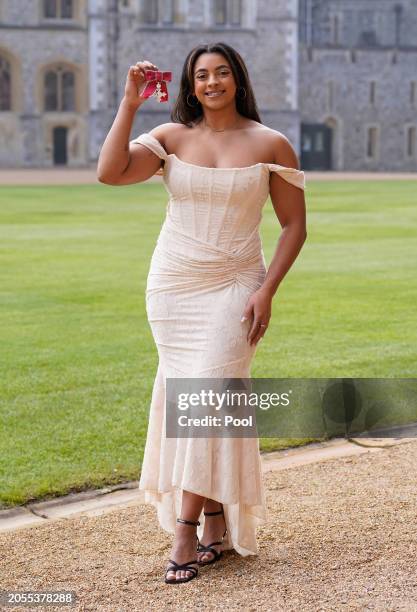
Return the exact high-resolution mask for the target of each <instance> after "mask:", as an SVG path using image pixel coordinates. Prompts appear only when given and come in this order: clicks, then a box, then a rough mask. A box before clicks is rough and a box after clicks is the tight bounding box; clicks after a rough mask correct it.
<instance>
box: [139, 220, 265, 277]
mask: <svg viewBox="0 0 417 612" xmlns="http://www.w3.org/2000/svg"><path fill="white" fill-rule="evenodd" d="M265 273H266V267H265V259H264V254H263V251H262V243H261V239H260V236H259V232H258V228H255V229H254V230H253V231H252V233H251V234H250V235H248V237H247V239H246V240H245V241H244V242H243V243H242V244H240V245H239V246H232V248H231V249H230V250H228V249H224V248H221V247H219V246H216V245H213V244H210V243H208V242H204V241H202V240H200V239H199V238H196V237H194V236H191V235H189V234H187V233H185V232H184V231H182V230H181V228H178V227H177V226H175V225H174V224H173V223H172V222H171V221H169V220H166V221H165V223H164V225H163V226H162V229H161V232H160V234H159V237H158V242H157V245H156V248H155V251H154V254H153V256H152V263H151V270H150V275H152V274H157V275H164V276H165V277H166V279H167V280H168V279H169V278H171V281H174V279H175V280H176V282H175V284H176V286H177V288H178V282H179V283H180V284H181V285H188V284H189V283H190V282H194V283H195V282H196V281H198V284H199V285H200V286H202V285H207V284H209V285H213V284H215V285H217V286H224V284H225V283H230V282H231V281H233V280H239V281H240V282H242V284H244V285H246V286H248V287H249V288H252V289H256V288H257V286H259V284H260V282H261V281H262V279H263V277H264V275H265ZM160 286H161V285H160ZM165 288H166V285H165Z"/></svg>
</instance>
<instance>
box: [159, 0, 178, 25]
mask: <svg viewBox="0 0 417 612" xmlns="http://www.w3.org/2000/svg"><path fill="white" fill-rule="evenodd" d="M174 19H175V7H174V2H173V1H172V0H162V23H174Z"/></svg>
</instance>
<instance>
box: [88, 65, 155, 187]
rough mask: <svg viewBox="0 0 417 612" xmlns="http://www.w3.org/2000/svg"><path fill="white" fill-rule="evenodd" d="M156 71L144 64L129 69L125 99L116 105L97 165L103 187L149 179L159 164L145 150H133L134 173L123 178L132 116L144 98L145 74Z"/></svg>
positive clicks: (142, 148)
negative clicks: (115, 111) (114, 115)
mask: <svg viewBox="0 0 417 612" xmlns="http://www.w3.org/2000/svg"><path fill="white" fill-rule="evenodd" d="M146 69H148V70H158V68H157V66H155V64H152V63H151V62H148V61H144V62H138V63H137V64H135V65H134V66H130V68H129V72H128V75H127V79H126V86H125V95H124V97H123V99H122V101H121V103H120V106H119V109H118V111H117V114H116V117H115V119H114V121H113V125H112V126H111V128H110V131H109V133H108V134H107V136H106V139H105V141H104V143H103V146H102V147H101V150H100V155H99V158H98V163H97V178H98V180H99V181H100V183H105V184H106V185H125V184H129V183H140V182H141V181H145V180H146V179H148V178H149V177H151V176H153V175H154V174H155V172H156V171H157V170H158V168H159V167H160V165H161V160H160V159H159V158H158V157H157V156H156V155H155V154H154V153H152V152H151V151H149V149H145V147H136V148H135V152H134V156H135V159H134V166H135V172H134V173H133V175H134V176H132V172H129V173H128V174H125V173H126V171H127V169H128V168H129V166H131V162H132V159H131V157H132V151H130V150H129V138H130V132H131V130H132V125H133V120H134V118H135V114H136V112H137V110H138V109H139V108H140V106H141V105H142V104H143V103H144V101H145V100H146V98H142V96H141V94H142V93H143V91H144V89H145V87H146V81H145V70H146Z"/></svg>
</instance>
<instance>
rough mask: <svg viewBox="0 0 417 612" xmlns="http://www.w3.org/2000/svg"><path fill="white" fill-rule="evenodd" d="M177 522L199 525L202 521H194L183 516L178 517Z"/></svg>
mask: <svg viewBox="0 0 417 612" xmlns="http://www.w3.org/2000/svg"><path fill="white" fill-rule="evenodd" d="M177 523H184V525H199V524H200V521H197V522H194V521H187V520H185V519H182V518H177Z"/></svg>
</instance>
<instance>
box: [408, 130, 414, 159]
mask: <svg viewBox="0 0 417 612" xmlns="http://www.w3.org/2000/svg"><path fill="white" fill-rule="evenodd" d="M415 155H416V128H415V126H409V127H408V128H407V157H411V158H414V157H415Z"/></svg>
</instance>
